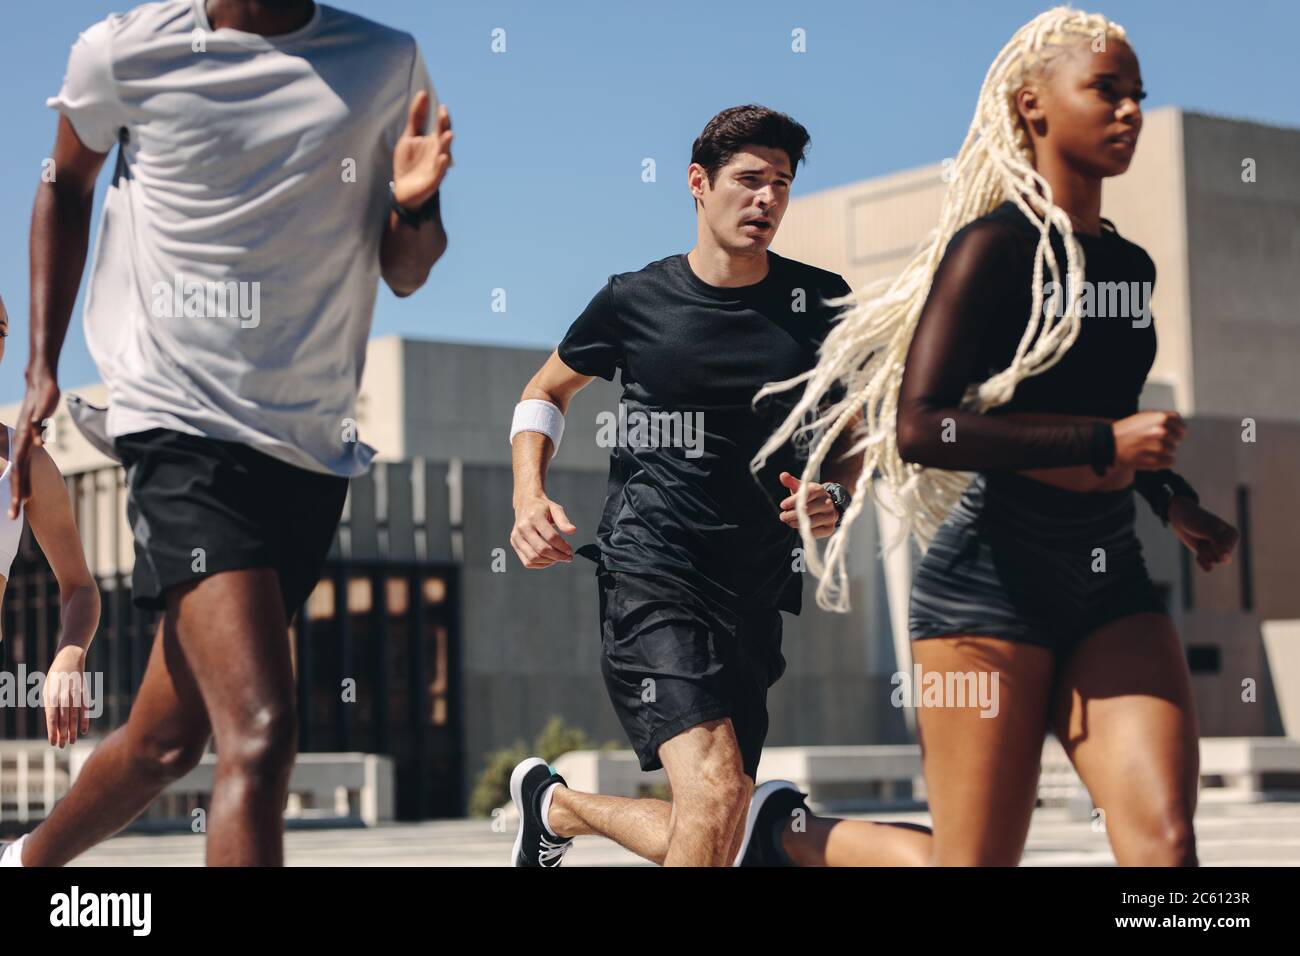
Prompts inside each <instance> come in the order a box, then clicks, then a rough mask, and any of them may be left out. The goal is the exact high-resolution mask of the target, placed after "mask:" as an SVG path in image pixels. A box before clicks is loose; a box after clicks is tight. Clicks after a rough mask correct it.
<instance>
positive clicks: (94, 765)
mask: <svg viewBox="0 0 1300 956" xmlns="http://www.w3.org/2000/svg"><path fill="white" fill-rule="evenodd" d="M172 620H173V617H172V615H170V614H168V615H164V617H163V618H162V619H161V620H159V622H158V631H157V633H156V635H155V637H154V642H153V648H152V650H151V651H150V654H149V663H148V666H147V667H146V669H145V674H144V680H143V682H142V683H141V685H140V690H139V692H138V693H137V694H136V698H135V702H134V703H133V704H132V706H131V714H130V716H129V717H128V718H127V722H126V724H124V725H123V726H121V727H119V728H118V729H117V730H115V731H113V732H112V733H111V734H109V735H108V736H107V737H106V738H104V740H103V741H102V742H101V743H99V744H97V745H96V746H95V749H94V751H93V753H92V754H91V755H90V758H89V759H88V760H87V761H86V764H85V766H84V767H83V768H82V770H81V773H80V774H79V775H78V776H77V780H76V782H75V783H74V784H73V785H72V788H71V789H70V790H69V791H68V792H67V794H66V795H65V796H64V797H63V799H62V800H60V801H59V802H58V804H56V805H55V807H54V809H53V811H51V813H50V815H49V816H48V817H47V818H46V819H45V820H44V821H43V822H42V823H41V824H40V826H38V827H37V828H36V829H35V830H33V831H32V832H31V834H29V835H28V837H27V840H26V842H25V843H24V844H23V865H25V866H63V865H64V864H66V863H68V862H69V861H70V860H73V859H75V858H76V857H77V856H79V855H81V854H82V853H84V852H85V851H86V850H88V849H90V848H91V847H92V846H94V845H95V844H97V843H100V842H102V841H103V840H106V839H108V838H109V837H110V836H112V835H113V834H114V833H117V832H118V831H119V830H121V829H122V828H123V827H124V826H126V825H127V824H128V823H130V822H131V821H132V820H134V819H135V818H136V817H138V816H139V815H140V814H141V813H143V812H144V811H145V810H146V809H147V808H148V807H149V804H151V803H152V802H153V801H154V799H155V798H156V797H157V796H158V794H160V793H161V792H162V791H163V790H164V789H165V788H166V787H167V785H168V784H169V783H171V782H172V781H174V780H176V779H178V778H180V777H182V776H184V775H185V774H186V773H188V772H189V771H190V769H192V768H193V767H194V766H195V765H196V764H197V763H198V762H199V760H200V758H201V757H202V756H203V752H204V750H206V749H207V745H208V737H209V736H210V735H211V731H210V729H209V725H208V717H207V713H206V712H205V711H204V708H203V704H202V702H201V701H200V699H199V690H198V686H197V685H196V684H195V682H194V675H193V674H192V673H191V671H190V668H189V665H188V663H187V662H186V660H185V656H184V654H182V653H181V648H180V644H179V642H178V640H177V636H176V630H175V627H174V626H172V625H171V623H170V622H171V621H172Z"/></svg>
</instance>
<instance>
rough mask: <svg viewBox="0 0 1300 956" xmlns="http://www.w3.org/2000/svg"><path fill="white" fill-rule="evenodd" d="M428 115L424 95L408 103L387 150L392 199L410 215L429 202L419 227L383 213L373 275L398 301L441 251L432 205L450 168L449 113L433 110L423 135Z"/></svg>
mask: <svg viewBox="0 0 1300 956" xmlns="http://www.w3.org/2000/svg"><path fill="white" fill-rule="evenodd" d="M428 115H429V94H428V93H425V92H423V91H421V92H420V93H417V94H416V95H415V98H414V99H413V100H412V101H411V105H410V109H409V111H408V113H407V117H406V129H405V131H404V132H403V133H402V136H401V138H400V139H399V140H398V141H397V147H396V149H394V151H393V198H395V199H396V200H397V202H398V203H399V204H400V205H401V206H402V207H403V208H404V209H407V210H410V211H412V212H414V211H415V210H417V209H420V208H421V207H422V206H424V204H425V203H427V202H430V201H432V202H433V215H432V217H431V218H430V219H427V220H425V221H424V222H422V223H420V225H419V227H418V228H416V227H415V226H411V225H407V224H406V223H404V222H402V220H401V218H400V217H399V216H398V215H397V213H396V212H393V211H391V210H390V211H389V213H388V224H387V226H386V227H385V228H384V237H383V240H382V241H381V242H380V246H379V271H380V274H381V275H383V277H384V282H386V283H387V284H388V287H389V288H390V289H392V290H393V294H394V295H396V296H398V297H399V298H405V297H406V296H408V295H410V294H411V293H413V292H415V291H416V290H417V289H419V288H420V286H422V285H424V283H425V281H426V280H427V279H428V278H429V271H430V270H431V269H432V268H433V264H434V263H435V262H437V261H438V260H439V259H440V258H442V254H443V253H444V252H446V251H447V231H446V229H444V228H443V225H442V208H441V204H440V203H439V202H438V197H439V195H440V193H439V190H440V189H441V188H442V181H443V179H444V178H445V177H446V175H447V170H449V169H450V168H451V163H452V160H451V141H452V132H451V114H450V113H449V112H448V111H447V107H446V106H439V107H438V116H437V119H436V121H435V123H434V128H433V130H432V131H431V132H430V133H429V134H428V135H424V134H423V132H422V131H423V130H424V128H425V123H426V122H427V120H428Z"/></svg>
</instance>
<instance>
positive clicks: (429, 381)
mask: <svg viewBox="0 0 1300 956" xmlns="http://www.w3.org/2000/svg"><path fill="white" fill-rule="evenodd" d="M401 344H402V354H403V364H402V368H403V373H404V374H403V379H404V381H403V400H402V403H401V405H400V406H399V407H398V408H396V409H392V410H391V413H392V414H398V415H401V416H402V421H403V423H404V425H403V435H404V440H403V447H404V457H407V458H414V457H416V456H423V457H425V458H427V459H429V460H430V461H447V460H448V459H450V458H453V457H456V458H460V459H462V460H463V461H464V462H465V463H466V464H475V465H496V464H500V465H507V466H508V465H509V464H510V445H509V443H508V440H509V438H510V420H511V417H512V416H513V415H514V410H515V405H516V404H517V403H518V401H519V395H520V393H521V392H522V391H523V389H524V386H525V385H527V384H528V381H529V379H531V378H532V377H533V375H535V374H536V373H537V370H538V369H540V368H541V367H542V364H543V363H544V362H545V361H546V358H547V356H548V355H550V352H548V351H546V350H543V349H510V348H500V347H498V346H488V345H460V344H456V343H452V342H433V341H427V340H421V339H403V340H402V343H401ZM621 393H622V389H621V388H620V387H619V386H618V380H617V378H616V379H615V381H614V382H606V381H605V380H604V379H600V378H597V379H593V380H592V382H591V384H590V385H588V386H587V387H586V388H584V389H583V390H582V391H581V392H579V393H578V394H577V396H576V397H575V398H574V400H573V402H572V403H571V404H570V406H569V410H568V414H567V415H566V422H565V430H564V438H563V441H562V448H561V450H560V455H559V458H558V459H557V461H556V462H555V464H556V466H557V467H564V468H570V469H575V468H576V469H581V470H590V471H602V472H603V471H605V470H606V468H607V467H608V462H609V450H608V449H602V448H598V447H597V446H596V444H595V434H596V415H597V413H598V412H600V411H602V410H605V409H609V410H615V409H617V408H618V399H619V395H620V394H621ZM507 500H509V496H508V495H507Z"/></svg>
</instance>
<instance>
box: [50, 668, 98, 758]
mask: <svg viewBox="0 0 1300 956" xmlns="http://www.w3.org/2000/svg"><path fill="white" fill-rule="evenodd" d="M85 664H86V651H85V649H84V648H80V647H75V646H70V647H63V648H60V649H59V651H58V653H56V654H55V655H54V660H53V661H52V662H51V663H50V670H49V673H47V674H46V675H45V687H44V689H43V691H42V696H43V697H44V704H45V730H46V733H47V736H48V737H49V740H50V745H51V746H54V747H58V748H60V749H62V748H63V747H66V746H67V745H68V744H75V743H76V742H77V737H79V736H80V737H84V736H85V735H86V734H88V733H90V709H91V703H92V702H91V700H90V685H89V682H88V681H87V680H86V675H85V673H84V672H83V668H84V667H85Z"/></svg>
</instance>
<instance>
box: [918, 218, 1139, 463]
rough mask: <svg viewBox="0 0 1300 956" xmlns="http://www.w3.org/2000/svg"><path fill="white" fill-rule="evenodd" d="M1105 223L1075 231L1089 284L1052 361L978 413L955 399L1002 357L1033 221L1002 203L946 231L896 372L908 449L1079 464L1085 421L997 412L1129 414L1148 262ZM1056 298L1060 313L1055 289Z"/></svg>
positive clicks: (998, 367) (1017, 327) (941, 459)
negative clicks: (1070, 338)
mask: <svg viewBox="0 0 1300 956" xmlns="http://www.w3.org/2000/svg"><path fill="white" fill-rule="evenodd" d="M1105 226H1106V227H1107V228H1105V229H1104V231H1103V232H1102V234H1101V235H1099V236H1090V235H1086V234H1083V233H1075V235H1076V237H1077V238H1078V240H1079V245H1080V247H1081V248H1082V250H1083V254H1084V260H1085V262H1084V272H1085V278H1086V281H1087V283H1088V286H1089V287H1090V289H1088V290H1087V294H1088V295H1089V296H1090V301H1089V300H1085V303H1084V304H1083V306H1082V310H1083V311H1084V312H1085V314H1084V315H1083V317H1082V318H1081V320H1080V322H1081V327H1080V331H1079V335H1078V338H1076V339H1075V341H1074V344H1073V345H1071V346H1070V348H1069V349H1068V350H1067V351H1066V352H1065V354H1064V355H1063V356H1062V357H1061V359H1060V360H1059V361H1058V362H1057V363H1056V364H1055V365H1053V366H1052V367H1051V368H1049V369H1047V370H1046V371H1043V372H1040V373H1039V374H1037V375H1032V376H1030V377H1029V378H1026V379H1024V380H1023V381H1021V382H1020V384H1018V385H1017V386H1016V390H1015V394H1014V395H1013V396H1012V398H1011V400H1010V401H1009V402H1007V403H1006V404H1005V405H999V406H997V407H996V408H993V409H990V410H989V412H988V414H983V415H981V414H977V413H975V412H972V411H967V410H963V409H960V408H959V407H958V406H959V403H960V402H961V400H962V397H963V395H964V394H965V392H966V389H967V387H968V386H969V385H971V384H973V383H977V382H981V381H984V380H985V379H987V378H989V377H990V376H991V375H992V374H994V373H997V372H1000V371H1002V370H1003V369H1005V368H1007V367H1008V366H1009V365H1010V364H1011V360H1012V358H1013V357H1014V356H1015V352H1016V347H1017V345H1018V344H1019V343H1020V339H1021V337H1022V336H1023V334H1024V332H1025V328H1026V323H1027V322H1028V319H1029V311H1030V307H1031V305H1032V301H1033V300H1032V285H1031V283H1032V282H1033V274H1034V251H1035V247H1036V245H1037V243H1038V230H1037V227H1036V226H1034V225H1033V224H1032V223H1031V222H1030V221H1029V220H1028V219H1027V218H1026V217H1025V215H1024V213H1022V212H1021V211H1020V209H1019V208H1017V207H1016V205H1015V204H1014V203H1012V202H1006V203H1003V204H1002V205H1001V206H999V207H998V208H997V209H995V210H994V211H993V212H991V213H989V214H988V215H986V216H982V217H980V218H979V219H976V220H974V221H973V222H971V223H969V224H967V225H966V226H965V227H964V228H962V229H961V230H960V231H959V232H958V233H957V234H956V235H954V236H953V238H952V240H951V241H950V242H949V243H948V247H947V249H946V250H945V251H944V255H943V259H942V261H941V262H940V263H939V267H938V269H937V270H936V271H935V274H934V280H933V282H932V283H931V286H930V294H929V297H928V298H927V300H926V303H925V306H924V308H923V309H922V311H921V316H920V319H919V320H918V322H917V327H916V333H915V335H914V336H913V338H912V343H911V346H910V348H909V350H908V355H907V363H906V366H905V369H904V373H903V381H902V386H901V389H900V393H899V401H898V438H899V446H900V450H903V451H904V455H905V457H907V458H908V460H910V461H915V462H918V463H919V464H922V465H926V466H928V467H934V468H945V469H949V470H954V471H973V470H977V469H997V468H1001V469H1023V468H1053V467H1059V466H1065V465H1081V464H1088V463H1089V461H1090V456H1091V440H1092V430H1093V429H1092V426H1091V425H1089V424H1031V423H1025V422H1012V421H1007V420H1004V419H1001V418H999V415H1000V414H1003V413H1006V412H1027V411H1035V412H1060V413H1070V414H1076V415H1092V416H1097V417H1099V418H1109V419H1120V418H1125V417H1127V416H1129V415H1133V414H1136V412H1137V410H1138V398H1139V396H1140V395H1141V393H1142V385H1143V383H1144V382H1145V381H1146V376H1147V372H1149V371H1150V369H1151V364H1152V362H1153V361H1154V360H1155V354H1156V330H1155V323H1154V320H1152V318H1151V316H1150V312H1149V307H1150V301H1149V295H1150V292H1151V290H1152V289H1153V288H1154V285H1155V276H1156V268H1155V264H1154V263H1153V262H1152V261H1151V257H1150V256H1149V255H1147V253H1146V252H1145V251H1144V250H1143V249H1142V247H1141V246H1139V245H1136V244H1135V243H1132V242H1129V241H1128V240H1127V239H1124V238H1123V237H1122V236H1120V235H1119V234H1118V233H1117V232H1115V230H1114V227H1113V226H1111V225H1110V223H1108V222H1107V223H1105ZM1051 241H1052V247H1053V249H1054V250H1055V253H1056V260H1057V263H1058V264H1059V266H1060V269H1061V276H1060V278H1059V280H1057V281H1058V282H1059V283H1060V284H1062V285H1064V284H1066V283H1067V281H1069V279H1067V277H1066V275H1065V268H1066V266H1065V262H1066V260H1065V244H1064V241H1063V240H1062V238H1061V236H1060V235H1059V233H1057V232H1056V230H1055V229H1053V230H1052V231H1051ZM1044 273H1045V274H1044V277H1043V283H1044V285H1045V286H1046V284H1047V283H1048V282H1050V281H1052V279H1051V275H1050V273H1048V272H1047V270H1046V268H1044ZM1056 301H1057V303H1059V309H1060V311H1061V312H1063V311H1064V301H1063V299H1062V297H1061V296H1058V297H1057V300H1056ZM1144 309H1145V310H1146V314H1145V315H1143V314H1141V313H1142V311H1143V310H1144ZM1040 323H1041V320H1040ZM1040 328H1041V324H1040ZM945 419H951V420H952V421H953V423H954V425H955V429H954V430H955V434H956V439H957V440H956V441H953V440H951V437H949V436H950V435H951V431H948V432H946V431H945V426H944V421H945Z"/></svg>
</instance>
